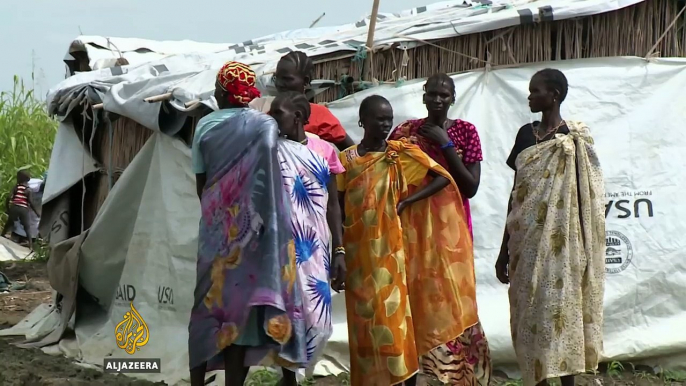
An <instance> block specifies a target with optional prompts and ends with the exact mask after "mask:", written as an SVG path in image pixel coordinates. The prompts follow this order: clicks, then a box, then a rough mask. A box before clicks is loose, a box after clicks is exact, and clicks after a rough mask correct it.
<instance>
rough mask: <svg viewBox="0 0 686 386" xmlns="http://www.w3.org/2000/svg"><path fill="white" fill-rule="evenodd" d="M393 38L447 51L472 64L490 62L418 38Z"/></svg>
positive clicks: (399, 36) (397, 36) (400, 35)
mask: <svg viewBox="0 0 686 386" xmlns="http://www.w3.org/2000/svg"><path fill="white" fill-rule="evenodd" d="M393 37H396V38H403V39H408V40H414V41H417V42H419V43H422V44H426V45H428V46H431V47H436V48H438V49H439V50H443V51H447V52H450V53H452V54H455V55H457V56H461V57H463V58H467V59H469V60H471V61H472V62H474V63H483V64H484V65H486V64H490V62H489V61H488V60H483V59H479V58H477V57H475V56H471V55H467V54H463V53H462V52H459V51H455V50H451V49H449V48H445V47H441V46H439V45H437V44H434V43H430V42H427V41H426V40H422V39H418V38H415V37H412V36H407V35H402V34H397V35H394V36H393Z"/></svg>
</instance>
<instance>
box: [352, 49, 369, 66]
mask: <svg viewBox="0 0 686 386" xmlns="http://www.w3.org/2000/svg"><path fill="white" fill-rule="evenodd" d="M365 59H367V47H366V46H359V47H357V52H355V56H353V62H364V60H365Z"/></svg>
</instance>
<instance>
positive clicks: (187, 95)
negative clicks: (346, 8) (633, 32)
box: [48, 0, 642, 131]
mask: <svg viewBox="0 0 686 386" xmlns="http://www.w3.org/2000/svg"><path fill="white" fill-rule="evenodd" d="M641 1H642V0H556V1H551V0H492V1H463V0H452V1H443V2H438V3H434V4H430V5H427V6H423V7H417V8H413V9H410V10H407V11H403V12H400V13H397V14H389V13H382V14H380V15H379V16H378V20H377V24H376V28H375V32H374V44H373V46H374V49H386V48H390V47H395V46H394V45H397V47H395V48H394V49H398V50H403V49H406V48H408V47H412V46H416V45H421V44H423V43H422V42H423V41H431V40H438V39H447V38H452V37H455V36H459V35H467V34H473V33H478V32H483V31H491V30H495V29H499V28H505V27H511V26H517V25H526V24H533V23H536V22H540V21H549V20H564V19H571V18H576V17H583V16H589V15H594V14H600V13H605V12H611V11H616V10H618V9H621V8H624V7H628V6H631V5H634V4H637V3H640V2H641ZM368 30H369V18H365V19H362V20H360V21H358V22H356V23H350V24H345V25H342V26H338V27H322V28H312V29H300V30H294V31H287V32H282V33H278V34H273V35H269V36H265V37H262V38H257V39H252V40H249V41H247V42H243V43H240V44H233V45H230V46H229V47H228V48H226V49H223V48H222V47H223V45H221V44H218V45H212V44H207V43H196V42H189V41H181V42H154V41H149V40H142V39H122V38H109V42H110V43H113V44H109V43H108V38H104V37H94V36H84V37H79V38H78V39H77V40H75V41H74V42H73V44H72V47H71V48H70V52H72V51H74V50H85V51H86V52H87V53H88V55H89V58H91V61H92V63H91V65H95V64H96V63H95V62H94V61H98V60H100V61H102V60H105V59H106V58H107V56H108V55H109V57H110V59H111V58H118V57H119V55H120V54H121V55H123V56H124V58H127V60H129V62H130V63H131V65H129V66H123V67H111V68H102V69H99V70H94V71H91V72H85V73H79V74H76V75H74V76H72V77H69V78H67V79H65V80H64V81H63V82H61V83H60V84H58V85H57V86H56V87H55V88H53V89H51V90H50V91H49V92H48V105H49V106H51V107H50V110H51V112H52V111H54V110H55V109H56V108H55V107H54V106H53V104H54V101H55V99H58V98H57V97H59V96H64V94H69V93H71V92H77V91H78V90H80V89H81V88H83V87H86V86H90V85H91V84H92V83H94V81H95V80H97V81H98V84H97V86H98V87H99V88H102V87H105V88H108V87H111V85H112V84H115V83H116V84H117V86H116V87H112V90H111V91H110V92H107V93H106V95H107V97H106V98H104V100H102V101H100V100H97V101H91V103H100V102H103V107H104V109H105V110H107V111H111V112H115V113H117V114H120V115H123V116H126V117H128V118H131V119H133V120H135V121H136V122H139V123H141V124H142V125H144V126H146V127H148V128H149V129H151V130H155V131H160V130H161V128H160V126H159V125H158V123H159V122H158V119H157V117H158V115H159V113H160V108H161V105H162V104H161V103H153V104H148V103H143V101H142V100H143V99H144V98H147V97H151V96H155V95H161V94H165V93H171V94H172V98H171V100H170V104H171V105H172V106H173V107H175V108H176V109H177V110H181V111H185V110H187V108H186V107H185V103H187V102H191V101H197V100H202V103H203V104H205V105H207V106H210V107H213V108H214V107H216V102H215V101H214V99H213V98H212V95H213V92H214V85H215V77H216V72H217V70H218V69H219V68H220V67H221V66H222V65H223V64H224V63H225V62H226V61H228V60H236V61H240V62H243V63H246V64H248V65H251V66H252V67H253V69H254V70H255V72H256V74H257V76H258V87H259V88H260V89H261V90H262V91H263V92H266V91H268V90H269V88H270V83H271V77H272V75H273V73H274V71H275V70H276V64H277V62H278V60H279V59H280V58H281V56H283V55H284V54H286V53H288V52H290V51H297V50H300V51H303V52H305V53H306V54H307V55H308V56H310V57H313V58H315V60H316V59H317V58H318V57H321V56H322V55H326V54H332V53H338V54H340V55H341V56H343V57H344V56H346V55H347V56H350V57H352V56H354V55H355V54H356V53H357V52H358V51H360V50H364V45H365V44H366V41H367V33H368ZM78 47H81V48H78ZM215 47H216V48H215ZM215 49H216V51H213V50H215ZM141 52H145V53H141ZM70 58H71V55H68V58H67V60H71V59H70ZM146 58H147V59H146ZM96 67H97V66H96ZM331 81H338V79H331ZM327 85H330V82H327V83H325V84H324V87H326V86H327ZM67 99H68V98H67ZM195 106H196V107H197V105H195ZM181 120H182V119H181ZM181 124H182V122H180V123H178V125H181ZM172 126H174V125H172Z"/></svg>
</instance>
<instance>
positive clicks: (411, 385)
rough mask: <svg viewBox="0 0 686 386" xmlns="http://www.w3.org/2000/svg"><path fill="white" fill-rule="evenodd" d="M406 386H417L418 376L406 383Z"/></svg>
mask: <svg viewBox="0 0 686 386" xmlns="http://www.w3.org/2000/svg"><path fill="white" fill-rule="evenodd" d="M405 386H417V374H415V375H413V376H412V377H411V378H408V379H407V380H406V381H405Z"/></svg>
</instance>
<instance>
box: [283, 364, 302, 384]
mask: <svg viewBox="0 0 686 386" xmlns="http://www.w3.org/2000/svg"><path fill="white" fill-rule="evenodd" d="M281 371H282V372H283V378H281V380H280V381H279V386H298V379H297V378H296V377H295V372H293V371H291V370H287V369H284V368H283V367H282V368H281Z"/></svg>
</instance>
